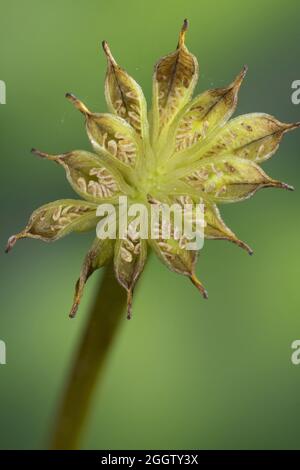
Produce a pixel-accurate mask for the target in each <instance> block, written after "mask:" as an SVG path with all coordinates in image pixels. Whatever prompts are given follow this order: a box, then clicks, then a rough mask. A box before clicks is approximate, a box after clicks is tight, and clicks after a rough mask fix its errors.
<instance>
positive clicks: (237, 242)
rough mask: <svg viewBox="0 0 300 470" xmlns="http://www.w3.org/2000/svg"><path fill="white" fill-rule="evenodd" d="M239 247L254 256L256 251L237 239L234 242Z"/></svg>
mask: <svg viewBox="0 0 300 470" xmlns="http://www.w3.org/2000/svg"><path fill="white" fill-rule="evenodd" d="M233 241H234V242H235V243H236V244H237V245H238V246H239V247H241V248H243V250H245V251H247V253H248V254H249V255H251V256H252V255H253V253H254V251H253V250H252V248H251V247H250V246H249V245H247V243H245V242H243V241H242V240H239V239H236V240H233Z"/></svg>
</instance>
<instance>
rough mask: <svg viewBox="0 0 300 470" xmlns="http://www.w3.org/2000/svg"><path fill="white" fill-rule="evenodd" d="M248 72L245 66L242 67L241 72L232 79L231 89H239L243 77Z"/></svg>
mask: <svg viewBox="0 0 300 470" xmlns="http://www.w3.org/2000/svg"><path fill="white" fill-rule="evenodd" d="M247 71H248V66H247V65H244V66H243V68H242V70H241V71H240V73H239V74H238V75H237V76H236V78H235V79H234V81H233V82H232V85H231V86H232V87H236V88H240V86H241V84H242V82H243V80H244V78H245V76H246V73H247Z"/></svg>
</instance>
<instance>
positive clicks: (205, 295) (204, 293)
mask: <svg viewBox="0 0 300 470" xmlns="http://www.w3.org/2000/svg"><path fill="white" fill-rule="evenodd" d="M190 280H191V281H192V283H193V284H194V286H195V287H197V289H198V291H199V292H200V293H201V295H202V296H203V298H204V299H208V293H207V290H206V289H205V287H204V286H203V285H202V284H201V282H200V281H199V279H197V277H196V276H195V274H192V275H191V276H190Z"/></svg>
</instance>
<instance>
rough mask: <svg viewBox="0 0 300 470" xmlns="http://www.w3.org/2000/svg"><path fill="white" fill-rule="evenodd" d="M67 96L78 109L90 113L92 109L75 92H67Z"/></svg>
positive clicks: (85, 113)
mask: <svg viewBox="0 0 300 470" xmlns="http://www.w3.org/2000/svg"><path fill="white" fill-rule="evenodd" d="M65 96H66V98H67V100H69V101H70V102H71V103H72V104H73V105H74V106H75V108H76V109H78V110H79V111H80V112H81V113H82V114H84V115H90V114H91V112H90V110H89V109H88V108H87V107H86V105H85V104H84V103H83V102H82V101H80V100H79V99H78V98H77V97H76V96H75V95H73V93H66V95H65Z"/></svg>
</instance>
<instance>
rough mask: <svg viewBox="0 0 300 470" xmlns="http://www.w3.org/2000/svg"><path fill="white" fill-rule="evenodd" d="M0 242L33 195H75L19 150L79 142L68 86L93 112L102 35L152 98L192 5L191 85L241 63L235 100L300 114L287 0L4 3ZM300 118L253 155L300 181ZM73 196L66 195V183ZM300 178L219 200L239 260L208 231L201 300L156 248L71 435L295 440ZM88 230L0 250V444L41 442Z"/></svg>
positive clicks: (109, 442)
mask: <svg viewBox="0 0 300 470" xmlns="http://www.w3.org/2000/svg"><path fill="white" fill-rule="evenodd" d="M0 11H1V16H0V18H1V19H0V64H1V67H0V79H1V80H5V82H6V86H7V104H6V105H5V106H0V123H1V139H0V151H1V175H2V177H1V202H2V210H1V219H2V230H1V246H2V247H4V246H5V243H6V239H7V238H8V236H9V235H11V234H12V233H16V232H17V231H19V230H20V229H21V228H23V226H24V225H25V223H26V222H27V219H28V216H29V215H30V213H31V212H32V210H33V209H35V208H37V207H38V206H40V205H41V204H43V203H46V202H48V201H52V200H55V199H59V198H62V197H74V193H73V192H72V190H71V189H70V188H69V186H68V184H67V182H66V181H65V177H64V174H63V171H62V170H60V169H59V168H58V167H57V166H55V165H53V164H52V163H51V162H47V161H42V160H39V159H37V158H36V157H34V156H32V155H31V154H30V149H31V147H33V146H35V147H37V148H41V149H42V150H45V151H46V152H49V153H61V152H64V151H68V150H72V149H76V148H85V149H89V144H88V140H87V137H86V136H85V131H84V127H83V120H82V117H81V116H80V115H79V113H78V112H77V111H75V110H74V109H73V107H72V106H71V105H70V103H68V102H67V100H65V98H64V93H65V92H67V91H70V92H74V93H75V94H76V95H77V96H79V97H80V98H81V99H83V101H85V102H86V103H87V104H88V105H89V107H90V108H91V109H92V110H97V111H104V110H105V109H106V107H105V101H104V95H103V81H104V74H105V68H106V61H105V58H104V56H103V53H102V51H101V49H100V42H101V40H102V39H106V40H107V41H109V43H110V45H111V47H112V50H113V52H114V54H115V56H116V58H117V60H118V61H119V62H120V63H121V64H122V65H123V66H124V67H125V68H126V69H127V70H128V71H129V72H130V73H131V74H132V75H133V76H134V77H135V78H136V79H137V81H138V82H139V83H140V84H141V85H142V87H143V89H144V92H145V94H146V97H147V99H148V100H150V98H151V76H152V69H153V64H154V63H155V61H156V60H157V59H158V58H159V57H161V56H162V55H165V54H166V53H168V52H170V51H171V50H173V49H174V47H175V46H176V42H177V35H178V31H179V28H180V26H181V23H182V20H183V19H184V18H185V17H187V18H189V20H190V30H189V33H188V37H187V43H188V47H189V49H190V50H191V51H192V52H193V53H194V54H195V55H196V56H197V57H198V59H199V63H200V80H199V83H198V86H197V90H196V91H197V92H200V91H202V90H204V89H207V88H210V87H215V86H223V85H225V84H228V83H229V82H230V81H231V80H232V78H233V77H234V76H235V75H236V74H237V72H239V71H240V69H241V67H242V65H243V64H248V66H249V72H248V75H247V77H246V80H245V82H244V84H243V86H242V89H241V92H240V100H239V108H238V112H239V114H242V113H245V112H251V111H263V112H268V113H270V114H274V115H276V116H277V117H278V118H279V119H281V120H282V121H287V122H289V121H299V120H300V105H298V106H296V105H293V104H292V103H291V93H292V90H291V83H292V81H293V80H296V79H300V67H299V64H300V63H299V48H300V46H299V15H300V3H299V1H297V0H286V1H285V2H283V1H279V0H252V1H251V2H238V1H236V0H226V1H224V2H222V1H216V0H209V1H201V2H200V1H199V0H189V1H185V2H183V1H175V0H164V1H154V0H152V1H149V0H147V1H140V0H126V1H120V0H119V1H114V0H110V1H109V2H108V1H102V0H88V1H83V0H76V1H75V0H73V1H72V0H63V1H61V0H60V1H58V0H52V1H51V2H41V1H39V0H27V1H26V2H22V1H21V0H19V1H13V2H11V1H8V0H1V1H0ZM299 148H300V133H299V132H298V133H297V132H296V131H295V132H294V133H291V134H289V135H288V136H286V137H285V138H284V141H283V143H282V145H281V147H280V150H279V151H278V153H277V155H276V156H275V157H274V158H273V159H272V160H271V161H270V162H268V163H266V164H265V165H264V168H265V169H266V170H267V172H268V173H269V174H271V176H273V177H276V178H280V179H282V180H283V181H286V182H288V183H290V184H293V185H294V186H295V187H296V189H297V187H298V186H299V189H300V185H299V170H300V158H299ZM75 197H76V195H75ZM299 207H300V190H298V191H295V192H294V193H290V192H287V191H279V190H275V189H274V190H265V191H261V192H260V193H258V194H257V195H256V196H255V197H254V198H253V199H251V200H249V201H246V202H243V203H241V204H238V205H227V206H226V207H223V216H224V219H225V221H226V222H227V223H228V225H229V226H230V227H231V228H232V229H233V230H235V232H236V233H237V235H238V236H239V237H240V238H242V239H244V240H245V241H246V242H248V243H249V244H250V245H251V246H252V247H253V249H254V250H255V255H254V256H253V257H252V258H250V257H248V256H247V254H246V253H245V252H243V251H242V250H240V249H239V248H237V247H236V246H233V245H231V244H230V243H227V242H221V241H218V242H217V241H210V242H207V243H206V244H205V248H204V250H203V252H202V253H201V256H200V259H199V264H198V275H199V277H200V279H201V280H202V281H203V283H204V284H205V286H206V287H207V289H208V291H209V295H210V297H209V300H208V301H203V300H202V298H201V297H200V296H199V294H198V292H197V291H196V289H194V288H193V286H192V285H191V284H190V283H189V282H188V281H187V280H186V279H184V278H182V277H180V276H177V275H175V274H173V273H170V272H169V271H168V270H167V268H165V267H164V266H162V265H161V264H160V263H159V262H158V261H157V260H156V259H154V257H153V259H151V261H150V263H149V264H148V265H147V268H146V270H145V273H144V275H143V277H142V280H141V283H140V286H139V288H138V289H137V292H136V296H135V300H134V319H133V320H132V321H130V322H127V321H126V320H125V316H124V322H123V324H122V327H121V329H120V331H119V335H118V338H117V341H116V343H115V345H114V348H113V351H112V354H111V356H110V360H109V362H108V364H107V369H106V377H105V381H104V386H103V387H102V389H101V391H100V389H99V390H97V391H96V393H95V396H94V400H93V405H92V411H91V414H90V417H89V421H88V423H87V426H86V432H85V438H84V440H83V445H82V447H83V448H93V449H106V448H109V449H118V448H123V449H138V448H146V449H154V448H156V449H160V448H170V449H176V448H177V449H179V448H186V449H192V448H197V449H220V448H223V449H268V448H269V449H271V448H272V449H275V448H284V449H289V448H296V449H299V448H300V442H299V424H300V366H298V367H297V366H295V365H292V363H291V360H290V356H291V352H292V350H291V343H292V341H293V340H295V339H300V311H299V306H300V289H299V262H300V252H299V235H300V220H299ZM92 238H93V234H85V235H82V236H79V235H71V236H69V237H67V238H65V239H63V240H61V241H59V242H57V243H56V244H53V245H52V244H49V245H47V244H43V243H42V242H39V241H34V240H26V241H23V242H20V243H19V244H18V245H17V246H16V247H15V249H14V250H13V252H12V253H11V254H10V255H9V256H5V255H4V254H3V253H2V254H1V311H0V339H2V340H4V341H5V342H6V345H7V361H8V363H7V365H5V366H0V448H2V449H8V448H10V449H11V448H17V449H28V448H33V449H37V448H45V447H46V445H47V435H48V432H49V428H50V426H51V424H52V422H53V417H54V411H55V409H56V404H57V400H58V398H59V396H60V393H61V391H62V387H63V384H64V381H65V379H66V377H67V372H68V370H69V366H70V363H71V360H72V356H73V354H74V351H75V348H76V345H77V342H78V339H79V337H80V334H81V332H82V329H83V326H84V322H85V321H86V318H87V310H88V306H89V304H90V302H91V299H92V296H93V292H94V289H95V287H96V284H97V283H98V282H99V280H100V277H101V274H100V275H99V274H95V275H94V277H93V278H92V279H91V281H90V282H89V284H88V286H87V288H86V292H85V296H84V299H83V302H82V305H81V307H80V310H79V313H78V317H77V319H76V320H75V321H71V320H69V319H68V316H67V314H68V311H69V307H70V304H71V301H72V296H73V288H74V283H75V280H76V279H77V276H78V273H79V270H80V267H81V262H82V259H83V257H84V255H85V252H86V250H87V249H88V246H89V244H90V242H91V240H92Z"/></svg>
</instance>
